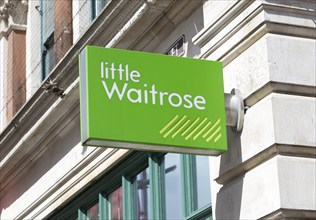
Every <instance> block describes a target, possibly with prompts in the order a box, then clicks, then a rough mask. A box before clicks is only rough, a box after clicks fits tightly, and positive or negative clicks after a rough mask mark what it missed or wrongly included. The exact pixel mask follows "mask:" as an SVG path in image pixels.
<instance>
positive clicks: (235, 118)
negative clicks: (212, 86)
mask: <svg viewBox="0 0 316 220" xmlns="http://www.w3.org/2000/svg"><path fill="white" fill-rule="evenodd" d="M240 94H241V93H240V91H239V90H238V89H233V90H232V91H231V93H225V111H226V126H228V127H231V129H232V130H233V131H235V132H240V131H241V130H242V128H243V124H244V112H245V106H244V101H243V98H242V97H241V95H240Z"/></svg>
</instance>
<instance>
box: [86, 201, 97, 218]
mask: <svg viewBox="0 0 316 220" xmlns="http://www.w3.org/2000/svg"><path fill="white" fill-rule="evenodd" d="M98 219H99V204H98V203H97V204H95V205H94V206H92V207H91V208H89V209H88V210H87V220H98Z"/></svg>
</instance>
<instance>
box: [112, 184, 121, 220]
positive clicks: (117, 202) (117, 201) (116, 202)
mask: <svg viewBox="0 0 316 220" xmlns="http://www.w3.org/2000/svg"><path fill="white" fill-rule="evenodd" d="M109 201H110V216H111V219H112V220H121V219H123V203H122V187H120V188H118V189H116V190H115V191H114V192H112V193H111V194H110V195H109Z"/></svg>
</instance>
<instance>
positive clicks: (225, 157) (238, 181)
mask: <svg viewBox="0 0 316 220" xmlns="http://www.w3.org/2000/svg"><path fill="white" fill-rule="evenodd" d="M227 141H228V146H229V151H227V152H226V153H224V154H222V155H221V158H220V160H221V161H220V168H219V169H220V171H219V177H221V175H223V174H224V173H226V172H230V170H231V169H232V168H234V167H236V166H238V165H239V164H240V163H241V162H242V158H241V142H240V133H235V132H233V131H232V130H231V129H230V128H227ZM243 179H244V175H242V176H238V177H236V178H232V179H227V180H226V179H225V180H224V179H221V178H218V179H216V181H218V183H219V182H220V183H219V184H223V186H222V188H221V189H220V190H219V192H218V193H217V197H216V207H215V218H216V219H240V210H241V201H242V191H243ZM222 181H223V182H222Z"/></svg>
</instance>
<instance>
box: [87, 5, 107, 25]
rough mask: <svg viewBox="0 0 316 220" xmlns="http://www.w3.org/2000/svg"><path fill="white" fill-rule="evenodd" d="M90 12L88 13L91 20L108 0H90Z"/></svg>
mask: <svg viewBox="0 0 316 220" xmlns="http://www.w3.org/2000/svg"><path fill="white" fill-rule="evenodd" d="M90 2H91V13H90V19H91V21H92V20H93V19H94V18H95V17H97V16H98V15H99V14H100V12H101V11H102V9H103V8H104V6H105V5H106V3H107V2H109V0H91V1H90Z"/></svg>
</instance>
